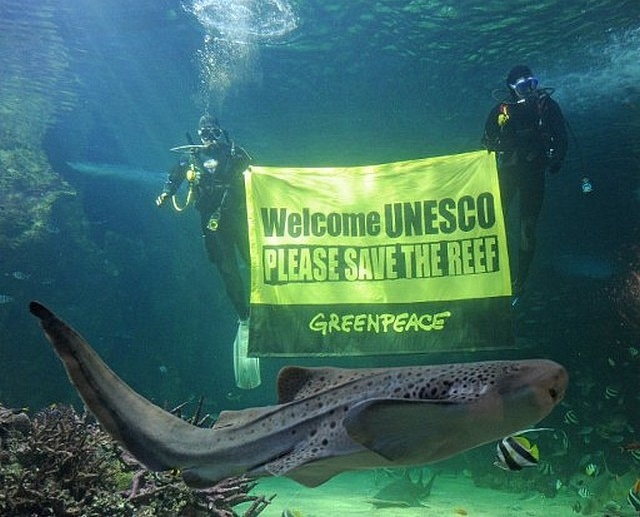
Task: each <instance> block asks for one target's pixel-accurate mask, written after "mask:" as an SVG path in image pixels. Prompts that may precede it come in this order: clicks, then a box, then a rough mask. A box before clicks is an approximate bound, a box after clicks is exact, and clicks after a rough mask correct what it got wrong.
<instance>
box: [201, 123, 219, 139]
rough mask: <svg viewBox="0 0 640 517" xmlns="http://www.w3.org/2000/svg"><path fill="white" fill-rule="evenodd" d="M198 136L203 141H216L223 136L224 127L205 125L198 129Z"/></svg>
mask: <svg viewBox="0 0 640 517" xmlns="http://www.w3.org/2000/svg"><path fill="white" fill-rule="evenodd" d="M198 136H199V137H200V139H201V140H202V141H203V142H215V141H216V140H220V138H222V129H220V128H219V127H203V128H200V129H199V130H198Z"/></svg>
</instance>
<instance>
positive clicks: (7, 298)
mask: <svg viewBox="0 0 640 517" xmlns="http://www.w3.org/2000/svg"><path fill="white" fill-rule="evenodd" d="M12 301H13V296H11V295H9V294H0V304H3V303H11V302H12Z"/></svg>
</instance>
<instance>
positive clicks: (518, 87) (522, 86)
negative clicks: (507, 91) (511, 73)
mask: <svg viewBox="0 0 640 517" xmlns="http://www.w3.org/2000/svg"><path fill="white" fill-rule="evenodd" d="M509 87H510V88H511V89H512V90H513V91H514V92H516V94H517V95H519V96H520V97H525V96H526V95H528V94H530V93H532V92H534V91H535V89H536V88H537V87H538V78H537V77H533V76H531V77H521V78H520V79H518V80H517V81H516V82H515V83H513V84H510V85H509Z"/></svg>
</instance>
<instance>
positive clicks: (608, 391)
mask: <svg viewBox="0 0 640 517" xmlns="http://www.w3.org/2000/svg"><path fill="white" fill-rule="evenodd" d="M618 395H620V390H619V389H618V388H614V387H613V386H607V387H606V388H605V389H604V398H605V399H607V400H611V399H614V398H616V397H617V396H618Z"/></svg>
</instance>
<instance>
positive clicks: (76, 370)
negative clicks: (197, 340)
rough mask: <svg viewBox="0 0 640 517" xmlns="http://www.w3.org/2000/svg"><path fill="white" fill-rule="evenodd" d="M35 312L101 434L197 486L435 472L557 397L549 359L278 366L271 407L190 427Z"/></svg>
mask: <svg viewBox="0 0 640 517" xmlns="http://www.w3.org/2000/svg"><path fill="white" fill-rule="evenodd" d="M30 309H31V312H32V313H33V314H34V315H35V316H37V317H38V318H40V320H41V324H42V327H43V328H44V330H45V333H46V335H47V337H48V338H49V340H50V341H51V342H52V343H53V345H54V347H55V349H56V351H57V353H58V355H59V356H60V358H61V360H62V361H63V363H64V366H65V368H66V369H67V372H68V374H69V378H70V379H71V382H72V383H73V384H74V385H75V386H76V388H77V389H78V391H79V393H80V395H81V396H82V398H83V400H84V401H85V403H86V404H87V406H88V407H89V409H90V410H91V411H92V412H93V413H94V414H95V415H96V418H97V419H98V420H99V421H100V423H101V424H102V425H103V426H104V427H105V428H106V430H107V431H108V432H109V433H110V434H111V435H112V436H113V437H114V438H115V439H117V440H118V441H119V442H120V443H122V444H123V445H124V446H125V447H126V448H127V449H128V450H129V451H130V452H131V453H132V454H133V455H134V456H136V457H137V458H138V459H139V460H140V461H141V462H142V463H144V464H145V465H146V466H147V467H149V468H150V469H153V470H167V469H174V468H178V469H180V471H181V472H182V475H183V477H184V479H185V481H186V482H187V483H188V484H190V485H193V486H207V485H212V484H214V483H216V482H217V481H218V480H220V479H222V478H225V477H228V476H234V475H240V474H246V475H248V476H256V477H257V476H265V475H284V476H287V477H290V478H292V479H295V480H296V481H298V482H300V483H303V484H305V485H307V486H316V485H319V484H321V483H323V482H325V481H326V480H327V479H329V478H331V477H332V476H334V475H336V474H339V473H340V472H344V471H346V470H352V469H362V468H375V467H393V466H403V465H405V466H406V465H419V464H425V463H431V462H434V461H438V460H440V459H443V458H446V457H448V456H452V455H454V454H456V453H458V452H461V451H464V450H467V449H470V448H472V447H475V446H477V445H481V444H483V443H487V442H489V441H494V440H498V439H500V438H502V437H504V436H506V435H508V434H511V433H514V432H516V431H518V430H520V429H523V428H525V427H528V426H531V425H532V424H534V423H536V422H538V421H539V420H541V419H542V418H544V417H545V416H546V415H547V414H548V413H549V412H550V411H551V410H552V409H553V407H555V405H556V404H558V402H560V400H561V399H562V397H563V396H564V392H565V389H566V385H567V373H566V371H565V369H564V368H563V367H562V366H560V365H558V364H557V363H554V362H552V361H547V360H541V359H534V360H526V361H494V362H478V363H467V364H464V363H463V364H448V365H438V366H411V367H402V368H376V369H340V368H298V367H287V368H284V369H283V370H282V371H281V372H280V374H279V376H278V398H279V400H278V405H275V406H267V407H259V408H250V409H245V410H242V411H224V412H222V413H221V414H220V417H219V419H218V421H217V422H216V424H215V426H214V427H213V428H211V429H202V428H198V427H194V426H192V425H190V424H188V423H187V422H185V421H183V420H181V419H179V418H177V417H174V416H173V415H171V414H170V413H168V412H166V411H164V410H162V409H161V408H159V407H157V406H155V405H153V404H152V403H151V402H149V401H148V400H146V399H145V398H144V397H142V396H141V395H139V394H137V393H136V392H135V391H133V390H132V389H131V388H130V387H129V386H127V385H126V384H125V383H124V382H123V381H122V380H121V379H120V378H119V377H118V376H117V375H116V374H115V373H114V372H113V371H111V370H110V369H109V368H108V367H107V366H106V365H105V364H104V363H103V362H102V360H101V359H100V358H99V357H98V356H97V354H96V353H95V352H94V351H93V349H92V348H91V346H90V345H89V344H88V343H87V342H86V341H85V340H84V339H83V338H82V337H81V336H80V335H79V334H78V333H77V332H75V331H74V330H73V329H71V328H70V327H69V326H67V325H66V324H65V323H64V322H63V321H61V320H60V319H58V318H57V317H56V316H55V315H54V314H53V313H52V312H51V311H49V310H48V309H47V308H46V307H44V306H43V305H41V304H39V303H38V302H32V303H31V305H30Z"/></svg>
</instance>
